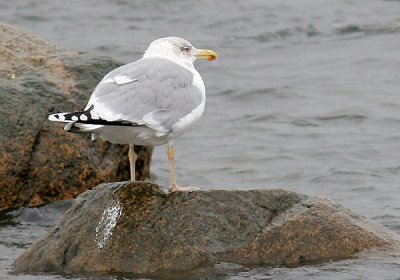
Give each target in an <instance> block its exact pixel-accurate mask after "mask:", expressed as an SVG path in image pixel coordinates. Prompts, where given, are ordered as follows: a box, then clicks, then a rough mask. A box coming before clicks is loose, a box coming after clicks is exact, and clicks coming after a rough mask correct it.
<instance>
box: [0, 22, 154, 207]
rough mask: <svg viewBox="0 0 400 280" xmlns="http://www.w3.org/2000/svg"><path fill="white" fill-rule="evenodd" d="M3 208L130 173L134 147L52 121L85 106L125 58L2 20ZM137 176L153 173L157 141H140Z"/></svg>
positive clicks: (0, 185)
mask: <svg viewBox="0 0 400 280" xmlns="http://www.w3.org/2000/svg"><path fill="white" fill-rule="evenodd" d="M0 35H1V40H0V115H1V119H0V130H1V133H0V157H1V158H0V210H4V209H7V208H14V207H19V206H22V205H29V206H36V205H40V204H44V203H49V202H54V201H58V200H61V199H69V198H73V197H76V196H77V195H79V194H80V193H82V192H84V191H86V190H88V189H90V188H93V187H94V186H96V185H97V184H99V183H101V182H113V181H119V180H126V179H128V178H129V177H130V176H129V162H128V157H127V154H128V152H127V150H128V148H127V147H125V146H118V145H111V144H109V143H106V142H102V141H97V142H92V141H91V140H90V136H89V135H78V134H72V133H66V132H65V131H64V130H63V125H62V124H55V123H51V122H49V121H48V120H47V116H48V115H49V114H51V113H54V112H66V111H74V110H80V109H82V108H83V107H84V106H85V105H86V102H87V100H88V99H89V96H90V94H91V92H92V90H93V89H94V87H95V86H96V84H97V83H98V82H99V81H100V79H101V78H102V77H103V76H104V75H105V74H106V73H107V72H109V71H110V70H112V69H113V68H115V67H118V66H119V65H120V63H118V62H116V61H114V60H112V59H110V58H106V57H100V56H95V55H89V54H82V53H76V52H72V51H69V50H66V49H63V48H60V47H57V46H54V45H51V44H49V43H47V42H45V41H43V40H41V39H40V38H38V37H36V36H35V35H32V34H30V33H27V32H24V31H22V30H20V29H17V28H15V27H12V26H9V25H4V24H0ZM136 149H137V152H138V153H139V159H138V163H137V164H138V168H137V177H138V178H140V179H141V180H144V179H145V178H147V177H148V175H149V164H150V159H151V153H152V149H151V148H145V147H137V148H136Z"/></svg>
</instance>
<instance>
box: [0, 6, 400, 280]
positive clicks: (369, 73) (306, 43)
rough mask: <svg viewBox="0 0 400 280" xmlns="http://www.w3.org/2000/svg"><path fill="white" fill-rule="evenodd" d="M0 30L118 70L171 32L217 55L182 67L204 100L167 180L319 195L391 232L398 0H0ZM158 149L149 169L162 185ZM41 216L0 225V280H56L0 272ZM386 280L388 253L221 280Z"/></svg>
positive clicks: (399, 110)
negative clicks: (200, 82)
mask: <svg viewBox="0 0 400 280" xmlns="http://www.w3.org/2000/svg"><path fill="white" fill-rule="evenodd" d="M0 21H2V22H6V23H10V24H13V25H17V26H20V27H22V28H24V29H26V30H29V31H32V32H35V33H37V34H38V35H40V36H41V37H42V38H44V39H46V40H47V41H50V42H52V43H55V44H58V45H60V46H63V47H66V48H69V49H73V50H78V51H85V52H86V51H88V52H95V53H98V54H103V55H109V56H112V57H114V58H116V59H118V60H120V61H123V62H130V61H134V60H136V59H138V58H140V57H141V55H142V53H143V51H144V50H145V49H146V47H147V45H148V44H149V43H150V42H151V41H152V40H154V39H156V38H159V37H165V36H171V35H174V36H181V37H184V38H186V39H188V40H189V41H191V42H192V43H193V44H194V45H195V46H196V47H198V48H208V49H213V50H215V51H217V52H218V54H219V56H220V60H218V61H217V62H212V63H207V62H202V61H201V62H198V63H197V64H196V65H197V66H196V67H197V68H198V70H199V71H200V73H201V74H202V76H203V79H204V81H205V84H206V88H207V105H206V110H205V113H204V115H203V118H202V120H201V121H200V122H199V123H198V124H197V125H196V127H195V128H194V129H193V130H192V131H190V132H188V133H187V134H186V135H184V136H183V137H181V138H180V139H178V140H176V141H175V150H176V157H177V163H176V165H177V166H176V168H177V176H178V184H181V185H195V186H200V187H202V188H203V189H209V188H227V189H229V188H254V187H264V186H265V187H266V186H267V187H273V188H285V189H289V190H293V191H298V192H302V193H306V194H310V195H316V196H322V197H326V198H329V199H332V200H334V201H337V202H340V203H342V204H344V205H345V206H347V207H350V208H352V209H353V210H355V211H356V212H359V213H361V214H363V215H365V216H368V217H371V218H373V219H374V220H376V221H378V222H380V223H382V224H384V225H385V226H387V227H388V228H390V229H391V230H393V231H395V232H397V233H400V192H399V183H400V93H399V89H400V1H383V0H375V1H374V0H364V1H355V0H335V1H334V0H303V1H295V0H291V1H289V0H285V1H275V0H271V1H261V0H260V1H253V0H249V1H238V0H237V1H234V0H220V1H210V0H208V1H194V0H188V1H172V0H170V1H167V0H164V1H149V0H138V1H128V0H108V1H106V0H103V1H95V0H86V1H78V0H69V1H61V0H42V1H39V0H36V1H35V0H31V1H28V0H18V1H2V2H0ZM165 150H166V149H165V147H159V148H157V149H156V152H155V155H154V158H153V165H152V173H153V180H154V181H156V182H157V183H160V184H162V185H166V184H167V182H168V164H167V159H166V151H165ZM56 210H57V207H54V209H53V210H51V211H50V210H49V211H50V212H52V211H56ZM22 213H23V211H22ZM19 215H22V214H18V213H17V214H15V215H14V216H13V217H14V218H12V220H15V219H16V218H15V217H19ZM55 217H58V216H57V215H56V216H55ZM46 219H47V216H46V215H44V216H43V217H42V218H41V219H39V220H38V221H35V222H29V223H28V224H27V223H26V222H25V223H24V222H20V221H18V219H17V221H16V222H15V223H11V224H10V223H9V222H7V223H5V224H4V225H2V226H0V236H1V238H0V269H2V270H4V272H0V278H4V279H10V280H16V279H29V280H37V279H39V278H40V279H52V280H53V279H56V278H57V279H62V280H64V278H63V277H61V276H40V277H39V276H29V275H26V276H15V275H8V274H7V271H10V270H11V267H12V262H13V260H14V259H15V258H16V256H17V255H19V254H21V253H22V251H23V248H25V247H27V246H28V245H29V244H30V243H31V242H32V241H33V240H34V238H36V237H39V236H42V235H44V234H45V233H46V231H47V230H48V227H49V225H43V224H42V223H43V221H46ZM399 278H400V261H399V258H398V256H397V255H393V256H385V257H383V256H381V257H379V256H378V257H365V258H360V259H355V260H348V261H341V262H334V263H329V264H326V265H318V266H309V267H301V268H291V269H289V268H276V269H268V268H260V269H252V270H250V271H246V272H242V273H239V274H237V275H234V276H231V277H230V276H229V277H227V278H226V279H399Z"/></svg>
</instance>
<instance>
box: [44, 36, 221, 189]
mask: <svg viewBox="0 0 400 280" xmlns="http://www.w3.org/2000/svg"><path fill="white" fill-rule="evenodd" d="M197 59H199V60H208V61H212V60H216V59H218V56H217V54H216V53H215V52H214V51H212V50H204V49H197V48H195V47H194V46H193V45H192V44H191V43H189V42H188V41H187V40H185V39H183V38H178V37H165V38H160V39H157V40H155V41H153V42H152V43H151V44H150V46H149V47H148V48H147V50H146V51H145V53H144V55H143V57H142V58H141V59H139V60H137V61H134V62H131V63H128V64H126V65H123V66H121V67H118V68H116V69H114V70H112V71H111V72H109V73H108V74H107V75H105V76H104V78H103V79H102V80H101V81H100V82H99V84H98V85H97V86H96V88H95V89H94V91H93V93H92V95H91V97H90V98H89V102H88V104H87V105H86V107H85V109H84V110H83V111H78V112H69V113H56V114H52V115H50V116H49V117H48V119H49V120H50V121H56V122H64V123H67V124H66V125H65V127H64V129H65V130H66V131H68V132H74V133H91V134H92V139H93V140H94V139H96V138H100V139H103V140H105V141H109V142H111V143H116V144H128V145H129V153H128V158H129V163H130V173H131V180H132V181H135V162H136V159H137V155H136V153H135V151H134V145H143V146H159V145H163V144H167V155H168V161H169V167H170V179H169V187H168V189H169V191H170V192H179V191H194V190H198V188H194V187H179V186H178V185H177V184H176V179H175V163H174V162H175V155H174V149H173V140H174V139H175V138H177V137H179V136H181V135H182V134H183V133H185V132H186V130H187V129H188V128H189V127H190V126H191V125H192V124H193V123H195V122H196V121H197V120H198V119H199V118H200V117H201V116H202V114H203V111H204V106H205V101H206V93H205V86H204V82H203V79H202V78H201V76H200V74H199V72H198V71H197V70H196V69H195V68H194V65H193V62H194V61H195V60H197Z"/></svg>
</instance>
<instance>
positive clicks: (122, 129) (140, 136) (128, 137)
mask: <svg viewBox="0 0 400 280" xmlns="http://www.w3.org/2000/svg"><path fill="white" fill-rule="evenodd" d="M155 133H156V132H155V130H153V129H151V128H148V127H126V126H105V127H102V128H100V129H97V130H96V131H95V134H97V135H98V136H99V137H100V138H101V139H103V140H106V141H109V142H111V143H114V144H132V145H142V146H159V145H163V144H165V143H167V142H168V141H169V140H170V139H171V137H170V136H171V135H169V134H166V135H164V136H161V137H157V136H156V135H155Z"/></svg>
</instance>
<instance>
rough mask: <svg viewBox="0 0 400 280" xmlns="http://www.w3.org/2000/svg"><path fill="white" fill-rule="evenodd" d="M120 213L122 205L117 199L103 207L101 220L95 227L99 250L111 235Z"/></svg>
mask: <svg viewBox="0 0 400 280" xmlns="http://www.w3.org/2000/svg"><path fill="white" fill-rule="evenodd" d="M121 213H122V206H121V204H120V202H119V201H118V200H116V201H113V202H112V203H111V204H110V205H109V206H108V207H107V208H106V209H104V211H103V215H102V216H101V220H100V222H99V224H98V225H97V227H96V242H97V248H98V250H99V251H101V250H102V249H103V248H104V246H105V245H106V242H107V240H108V238H109V237H110V236H111V235H112V233H113V230H114V228H115V226H116V225H117V221H118V219H119V217H120V216H121Z"/></svg>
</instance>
